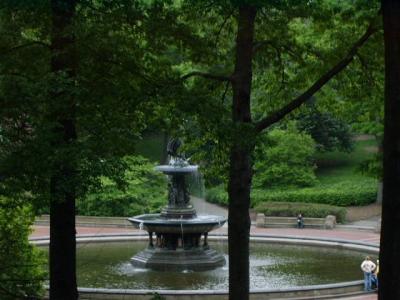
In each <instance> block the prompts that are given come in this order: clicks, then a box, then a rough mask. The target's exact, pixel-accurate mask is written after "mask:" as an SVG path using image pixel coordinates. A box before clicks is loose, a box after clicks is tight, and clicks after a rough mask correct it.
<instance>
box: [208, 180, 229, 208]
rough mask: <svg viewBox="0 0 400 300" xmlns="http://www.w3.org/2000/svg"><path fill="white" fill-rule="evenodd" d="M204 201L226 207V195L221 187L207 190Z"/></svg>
mask: <svg viewBox="0 0 400 300" xmlns="http://www.w3.org/2000/svg"><path fill="white" fill-rule="evenodd" d="M206 201H207V202H210V203H214V204H218V205H221V206H228V193H227V192H226V191H225V188H224V187H223V186H222V185H220V186H216V187H213V188H209V189H207V191H206Z"/></svg>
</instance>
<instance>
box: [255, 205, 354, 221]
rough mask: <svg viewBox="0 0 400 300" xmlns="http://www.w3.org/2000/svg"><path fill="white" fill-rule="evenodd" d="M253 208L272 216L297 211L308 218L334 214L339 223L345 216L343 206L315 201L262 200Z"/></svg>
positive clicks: (282, 215)
mask: <svg viewBox="0 0 400 300" xmlns="http://www.w3.org/2000/svg"><path fill="white" fill-rule="evenodd" d="M255 210H256V211H257V212H259V213H263V214H265V215H266V216H274V217H296V216H297V215H298V214H299V213H301V214H302V215H303V216H304V217H309V218H325V217H326V216H327V215H334V216H336V220H337V222H339V223H343V222H344V221H345V218H346V209H345V208H343V207H338V206H333V205H327V204H316V203H299V202H272V201H271V202H262V203H260V204H258V205H257V206H256V207H255Z"/></svg>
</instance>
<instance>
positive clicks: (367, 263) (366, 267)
mask: <svg viewBox="0 0 400 300" xmlns="http://www.w3.org/2000/svg"><path fill="white" fill-rule="evenodd" d="M375 268H376V265H375V264H374V263H373V262H372V261H371V258H370V257H369V256H367V257H366V258H365V260H364V261H363V262H362V263H361V270H362V271H363V272H364V290H365V291H367V292H370V291H371V290H372V289H371V282H372V271H373V270H375Z"/></svg>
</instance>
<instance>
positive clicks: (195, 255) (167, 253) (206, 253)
mask: <svg viewBox="0 0 400 300" xmlns="http://www.w3.org/2000/svg"><path fill="white" fill-rule="evenodd" d="M131 263H132V265H133V266H135V267H139V268H150V269H153V270H158V271H171V270H174V271H183V270H191V271H206V270H212V269H215V268H217V267H222V266H224V265H225V263H226V262H225V258H224V256H223V255H221V254H220V253H218V252H217V251H215V250H213V249H210V248H208V247H204V248H203V247H197V248H192V249H189V250H185V249H177V250H168V249H160V248H152V247H148V248H147V249H145V250H143V251H141V252H139V253H138V254H136V255H135V256H134V257H132V258H131Z"/></svg>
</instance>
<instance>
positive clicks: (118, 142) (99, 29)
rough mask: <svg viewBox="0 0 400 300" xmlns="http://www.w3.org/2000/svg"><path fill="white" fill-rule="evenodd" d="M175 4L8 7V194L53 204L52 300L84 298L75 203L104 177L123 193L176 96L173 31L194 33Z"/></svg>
mask: <svg viewBox="0 0 400 300" xmlns="http://www.w3.org/2000/svg"><path fill="white" fill-rule="evenodd" d="M165 5H166V4H164V3H163V2H162V1H155V2H148V1H143V2H135V1H126V2H124V3H121V2H120V1H96V2H95V3H92V2H91V1H83V0H82V1H67V0H54V1H51V2H48V1H37V2H34V1H32V2H31V1H6V2H5V3H4V6H3V5H2V6H1V8H0V14H1V18H0V22H1V24H2V25H4V26H0V30H2V33H3V34H2V36H1V40H0V49H1V50H0V51H1V52H0V55H1V56H2V60H1V63H0V76H1V77H0V100H1V104H2V105H0V115H1V119H0V128H1V139H2V144H1V147H0V174H1V176H2V181H1V184H0V188H1V193H2V194H5V195H8V196H10V197H12V198H13V199H22V196H24V195H27V194H29V195H30V196H31V197H30V198H29V200H30V201H32V203H34V204H35V205H36V206H37V207H41V206H44V205H49V204H50V213H51V233H50V235H51V242H50V297H51V298H54V299H76V298H77V297H78V294H77V289H76V275H75V224H74V222H75V221H74V220H75V218H74V215H75V200H76V199H78V198H83V197H84V196H85V194H86V193H87V192H88V190H93V189H94V188H98V187H101V185H102V183H103V182H102V178H104V177H107V178H109V179H110V180H113V181H114V182H116V184H117V185H118V186H121V185H122V182H123V174H124V170H125V168H126V163H125V162H124V161H123V159H122V158H123V157H124V156H125V155H127V154H131V153H133V151H134V142H135V140H136V139H138V138H139V137H140V135H141V132H142V131H143V130H145V129H146V124H149V123H156V121H157V119H158V117H159V115H160V114H162V110H161V109H160V108H159V105H160V104H163V103H164V101H165V102H166V103H167V100H168V99H170V98H173V97H175V95H174V93H172V92H171V91H169V90H167V89H166V88H164V87H160V82H161V81H165V77H167V75H168V76H170V75H171V74H174V71H173V70H171V63H170V61H169V57H168V54H167V53H166V52H167V50H168V47H166V45H167V44H168V43H169V42H171V41H172V39H173V38H172V36H173V35H167V34H165V32H166V31H168V30H169V29H167V26H164V25H165V24H168V25H170V27H169V28H170V29H171V32H173V33H178V32H179V33H182V34H181V35H182V36H183V38H184V36H185V32H184V30H181V29H182V28H181V27H179V26H177V25H176V23H174V22H173V21H174V20H176V15H175V14H174V12H170V11H169V10H166V9H164V8H165V7H164V6H165ZM168 32H169V31H168ZM183 38H182V39H183ZM167 58H168V59H167ZM155 97H157V101H154V98H155ZM24 199H26V197H25V198H24ZM15 201H17V200H15Z"/></svg>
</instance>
